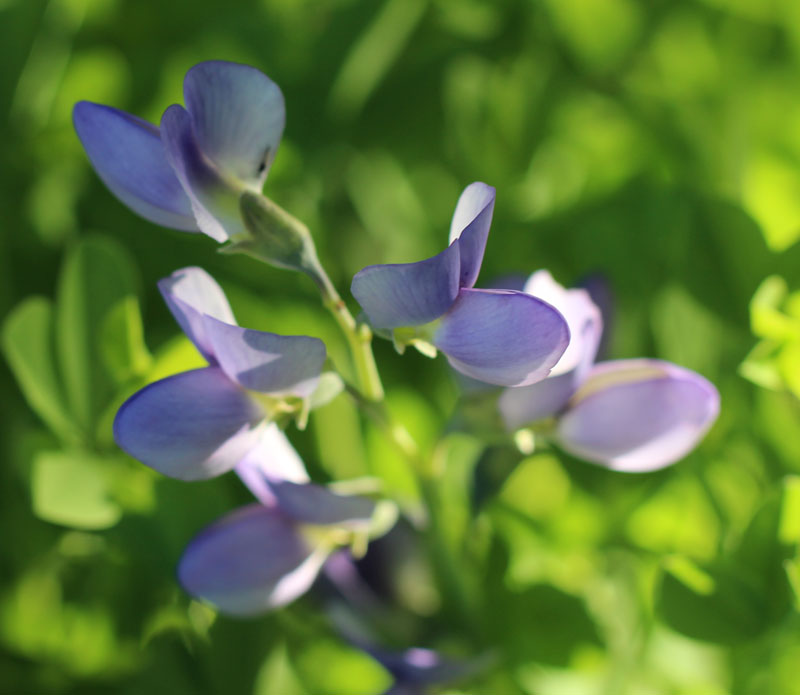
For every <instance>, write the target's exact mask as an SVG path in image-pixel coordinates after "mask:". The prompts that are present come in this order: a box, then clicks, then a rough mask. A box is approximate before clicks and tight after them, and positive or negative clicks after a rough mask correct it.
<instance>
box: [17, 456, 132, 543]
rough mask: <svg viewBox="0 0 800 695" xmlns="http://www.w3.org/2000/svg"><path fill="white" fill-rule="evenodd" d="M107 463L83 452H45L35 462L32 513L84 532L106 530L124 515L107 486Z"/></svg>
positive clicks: (32, 484) (32, 480) (32, 483)
mask: <svg viewBox="0 0 800 695" xmlns="http://www.w3.org/2000/svg"><path fill="white" fill-rule="evenodd" d="M108 465H109V462H108V461H105V460H104V459H102V458H98V457H96V456H92V455H91V454H89V453H87V452H83V451H67V452H65V451H45V452H42V453H40V454H39V455H38V456H37V457H36V458H35V459H34V461H33V474H32V479H31V488H32V497H33V511H34V513H35V514H36V516H38V517H39V518H40V519H44V520H45V521H50V522H52V523H55V524H61V525H62V526H70V527H73V528H81V529H105V528H109V527H110V526H113V525H114V524H116V523H117V521H119V519H120V516H121V515H122V511H121V509H120V507H119V505H117V504H116V502H114V501H113V500H112V499H111V496H110V491H109V488H108V485H107V478H108V471H107V468H106V467H107V466H108Z"/></svg>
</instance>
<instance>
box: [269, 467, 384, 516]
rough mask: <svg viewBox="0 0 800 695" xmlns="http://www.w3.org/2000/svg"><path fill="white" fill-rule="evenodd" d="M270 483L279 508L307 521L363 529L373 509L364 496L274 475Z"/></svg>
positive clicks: (369, 501)
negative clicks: (341, 492)
mask: <svg viewBox="0 0 800 695" xmlns="http://www.w3.org/2000/svg"><path fill="white" fill-rule="evenodd" d="M269 486H270V488H271V489H272V491H273V493H274V494H275V497H276V499H277V501H278V505H279V506H280V508H281V510H282V511H283V512H284V513H285V514H286V515H287V516H290V517H292V518H293V519H295V520H296V521H302V522H304V523H307V524H316V525H321V526H325V525H329V524H336V525H337V526H346V527H353V528H357V527H362V528H366V527H367V526H369V523H370V521H371V520H372V514H373V512H374V511H375V503H374V502H373V501H372V500H370V499H368V498H366V497H360V496H357V495H338V494H336V493H335V492H332V491H331V490H329V489H328V488H326V487H324V486H322V485H314V484H313V483H305V484H300V483H292V482H289V481H288V480H280V479H277V478H273V479H272V480H270V481H269Z"/></svg>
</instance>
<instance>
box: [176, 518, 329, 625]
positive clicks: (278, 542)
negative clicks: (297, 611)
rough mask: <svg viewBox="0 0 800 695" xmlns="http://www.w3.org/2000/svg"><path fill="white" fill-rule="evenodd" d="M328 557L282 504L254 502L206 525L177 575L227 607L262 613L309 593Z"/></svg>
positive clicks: (201, 595) (219, 605) (242, 613)
mask: <svg viewBox="0 0 800 695" xmlns="http://www.w3.org/2000/svg"><path fill="white" fill-rule="evenodd" d="M325 557H327V552H325V551H323V550H321V549H314V548H313V547H312V546H311V545H310V544H309V543H308V542H307V541H306V539H305V538H304V537H303V535H302V534H301V533H300V531H299V528H298V526H297V524H295V523H294V522H292V521H291V520H290V519H289V518H287V517H286V516H285V515H283V514H281V513H280V511H279V510H277V509H276V508H272V507H265V506H264V505H261V504H252V505H249V506H247V507H243V508H241V509H237V510H236V511H234V512H232V513H230V514H228V515H226V516H224V517H223V518H222V519H220V520H219V521H217V522H215V523H214V524H212V525H211V526H209V527H208V528H206V529H205V530H203V531H201V532H200V533H199V534H198V535H197V536H196V537H195V538H194V539H193V540H192V541H191V542H190V543H189V545H188V546H187V548H186V550H185V551H184V554H183V556H182V557H181V560H180V563H179V565H178V578H179V580H180V582H181V584H182V585H183V587H184V588H185V589H186V591H187V592H189V593H190V594H191V595H193V596H196V597H198V598H202V599H205V600H206V601H209V602H211V603H213V604H214V605H215V606H217V608H219V610H220V611H222V612H223V613H227V614H230V615H237V616H249V615H258V614H259V613H263V612H265V611H269V610H272V609H274V608H277V607H279V606H282V605H285V604H287V603H289V602H291V601H293V600H294V599H296V598H298V597H299V596H300V595H302V594H304V593H305V592H306V591H307V590H308V589H309V588H310V586H311V585H312V584H313V582H314V579H315V578H316V576H317V574H318V573H319V569H320V567H321V566H322V563H323V562H324V560H325Z"/></svg>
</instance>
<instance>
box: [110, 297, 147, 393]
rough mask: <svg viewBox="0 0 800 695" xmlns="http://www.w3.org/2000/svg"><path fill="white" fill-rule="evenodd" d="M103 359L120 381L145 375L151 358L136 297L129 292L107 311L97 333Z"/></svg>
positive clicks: (111, 372) (122, 382)
mask: <svg viewBox="0 0 800 695" xmlns="http://www.w3.org/2000/svg"><path fill="white" fill-rule="evenodd" d="M100 348H101V350H102V354H103V362H104V364H105V365H106V368H107V369H108V372H109V374H111V376H112V377H113V378H114V380H115V381H116V382H117V383H119V384H124V383H126V382H128V381H130V380H131V379H134V378H136V377H142V376H144V375H145V374H146V373H147V371H148V370H149V369H150V366H151V364H152V362H153V358H152V356H151V355H150V352H149V351H148V349H147V345H145V342H144V329H143V327H142V315H141V312H140V311H139V300H138V299H136V297H135V296H133V295H130V296H127V297H124V298H123V299H121V300H120V301H119V302H118V303H117V304H116V305H115V306H113V307H112V308H111V310H110V311H109V312H108V314H107V316H106V318H105V321H104V322H103V327H102V333H101V336H100Z"/></svg>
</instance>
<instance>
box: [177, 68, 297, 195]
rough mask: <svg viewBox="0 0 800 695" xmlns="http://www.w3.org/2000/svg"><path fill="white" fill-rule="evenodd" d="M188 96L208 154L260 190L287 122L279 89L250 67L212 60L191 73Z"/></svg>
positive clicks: (187, 81) (196, 128)
mask: <svg viewBox="0 0 800 695" xmlns="http://www.w3.org/2000/svg"><path fill="white" fill-rule="evenodd" d="M183 94H184V98H185V99H186V108H187V110H188V111H189V113H190V114H191V117H192V123H193V125H194V132H195V135H196V136H197V142H198V144H199V145H200V149H201V150H202V151H203V153H204V154H205V155H206V156H207V157H208V158H209V159H211V161H212V162H214V164H216V165H217V167H219V169H220V170H221V171H222V172H224V173H225V174H226V175H227V176H232V177H234V178H236V179H238V180H239V181H242V182H244V183H247V184H248V185H250V186H252V187H254V188H257V189H260V188H261V186H262V185H263V183H264V179H265V178H266V176H267V171H268V170H269V167H270V165H271V164H272V160H273V159H274V157H275V152H276V150H277V149H278V143H279V142H280V139H281V134H282V133H283V126H284V122H285V120H286V115H285V109H284V103H283V94H281V90H280V89H279V88H278V85H276V84H275V83H274V82H273V81H272V80H271V79H269V77H267V76H266V75H265V74H264V73H263V72H261V71H260V70H257V69H256V68H253V67H250V66H249V65H241V64H239V63H229V62H225V61H221V60H211V61H207V62H205V63H200V64H199V65H195V66H194V67H193V68H192V69H191V70H189V72H187V73H186V78H185V80H184V83H183Z"/></svg>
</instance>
